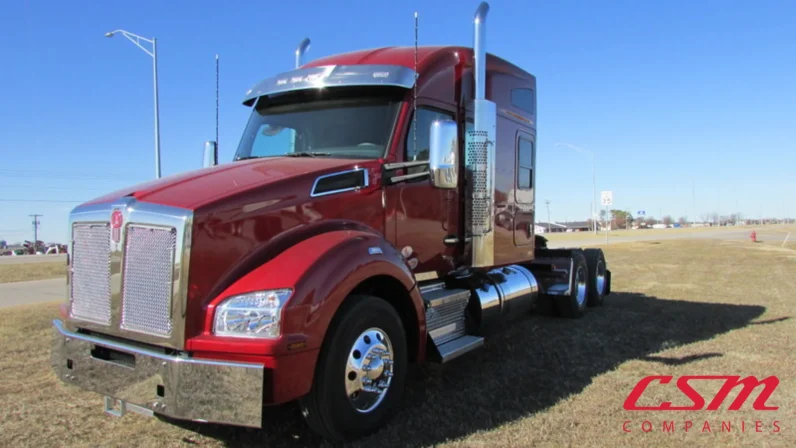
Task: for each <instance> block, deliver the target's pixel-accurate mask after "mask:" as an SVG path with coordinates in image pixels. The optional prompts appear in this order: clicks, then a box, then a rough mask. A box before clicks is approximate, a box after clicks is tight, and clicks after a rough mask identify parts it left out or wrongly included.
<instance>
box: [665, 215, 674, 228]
mask: <svg viewBox="0 0 796 448" xmlns="http://www.w3.org/2000/svg"><path fill="white" fill-rule="evenodd" d="M673 222H674V220H673V219H672V217H671V216H669V215H666V216H664V217H663V223H664V224H666V225H667V226H670V225H672V223H673Z"/></svg>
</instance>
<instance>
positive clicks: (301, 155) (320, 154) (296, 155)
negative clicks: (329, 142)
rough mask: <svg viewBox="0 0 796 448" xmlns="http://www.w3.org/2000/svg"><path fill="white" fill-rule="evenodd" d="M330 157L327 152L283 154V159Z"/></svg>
mask: <svg viewBox="0 0 796 448" xmlns="http://www.w3.org/2000/svg"><path fill="white" fill-rule="evenodd" d="M328 155H331V153H329V152H313V151H302V152H291V153H288V154H285V157H318V156H328Z"/></svg>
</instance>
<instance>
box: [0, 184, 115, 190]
mask: <svg viewBox="0 0 796 448" xmlns="http://www.w3.org/2000/svg"><path fill="white" fill-rule="evenodd" d="M0 188H40V189H42V190H93V191H107V190H108V189H107V188H98V187H88V188H85V187H59V186H55V185H22V184H13V185H0Z"/></svg>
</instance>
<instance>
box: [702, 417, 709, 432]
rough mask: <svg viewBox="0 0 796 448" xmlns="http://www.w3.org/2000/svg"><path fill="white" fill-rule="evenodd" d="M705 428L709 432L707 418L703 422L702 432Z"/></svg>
mask: <svg viewBox="0 0 796 448" xmlns="http://www.w3.org/2000/svg"><path fill="white" fill-rule="evenodd" d="M705 428H707V431H708V432H710V423H709V422H708V421H707V420H705V424H704V425H702V432H705Z"/></svg>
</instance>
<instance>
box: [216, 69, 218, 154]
mask: <svg viewBox="0 0 796 448" xmlns="http://www.w3.org/2000/svg"><path fill="white" fill-rule="evenodd" d="M216 151H218V54H216Z"/></svg>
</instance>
